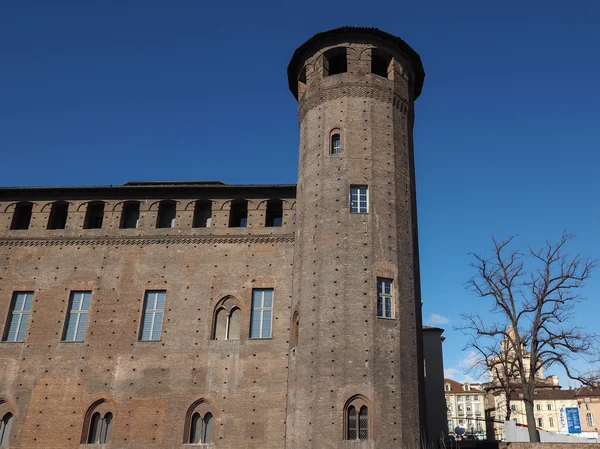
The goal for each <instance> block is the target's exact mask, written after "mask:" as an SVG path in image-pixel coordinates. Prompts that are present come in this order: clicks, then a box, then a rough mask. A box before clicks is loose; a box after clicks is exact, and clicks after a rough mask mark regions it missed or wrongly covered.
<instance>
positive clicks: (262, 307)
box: [248, 288, 275, 340]
mask: <svg viewBox="0 0 600 449" xmlns="http://www.w3.org/2000/svg"><path fill="white" fill-rule="evenodd" d="M267 291H270V292H271V306H270V307H268V306H265V300H266V299H267V298H265V295H264V293H265V292H267ZM255 292H263V295H262V297H261V299H260V304H261V305H260V307H255V306H254V294H255ZM250 301H251V302H250V326H249V332H248V335H249V338H250V339H251V340H269V339H271V338H273V314H274V308H275V307H274V305H275V289H274V288H253V289H252V297H251V299H250ZM255 311H256V313H260V320H259V322H260V326H259V328H258V336H252V331H253V330H254V328H253V327H252V326H253V325H252V323H253V320H252V317H253V316H254V313H255ZM269 311H270V312H271V315H270V326H269V328H270V332H269V335H268V336H264V335H263V330H264V327H263V324H264V323H265V322H266V318H265V313H266V312H269Z"/></svg>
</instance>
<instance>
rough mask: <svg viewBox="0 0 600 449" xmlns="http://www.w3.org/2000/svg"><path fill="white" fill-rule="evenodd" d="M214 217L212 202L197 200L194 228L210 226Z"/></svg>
mask: <svg viewBox="0 0 600 449" xmlns="http://www.w3.org/2000/svg"><path fill="white" fill-rule="evenodd" d="M211 219H212V202H210V201H196V207H195V209H194V223H193V227H194V228H210V224H211V223H210V222H211Z"/></svg>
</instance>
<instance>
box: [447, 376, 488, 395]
mask: <svg viewBox="0 0 600 449" xmlns="http://www.w3.org/2000/svg"><path fill="white" fill-rule="evenodd" d="M444 384H450V391H447V390H446V389H445V388H444V392H445V393H466V394H468V393H482V394H483V390H481V389H480V388H478V387H474V386H472V384H471V383H470V382H464V383H462V384H461V383H460V382H457V381H455V380H452V379H448V378H444ZM465 384H469V385H470V388H469V390H468V391H466V390H463V385H465Z"/></svg>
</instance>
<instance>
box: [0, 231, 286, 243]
mask: <svg viewBox="0 0 600 449" xmlns="http://www.w3.org/2000/svg"><path fill="white" fill-rule="evenodd" d="M293 242H294V235H293V234H281V235H223V236H218V235H206V236H204V235H202V236H199V235H177V236H154V237H149V236H143V237H141V236H136V237H87V238H86V237H51V238H50V237H49V238H43V237H40V238H35V237H33V238H0V246H107V245H112V246H119V245H123V246H129V245H194V244H217V243H226V244H260V243H271V244H273V243H293Z"/></svg>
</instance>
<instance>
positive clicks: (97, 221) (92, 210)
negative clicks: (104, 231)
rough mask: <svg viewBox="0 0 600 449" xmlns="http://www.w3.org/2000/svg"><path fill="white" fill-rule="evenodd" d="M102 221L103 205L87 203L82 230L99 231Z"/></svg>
mask: <svg viewBox="0 0 600 449" xmlns="http://www.w3.org/2000/svg"><path fill="white" fill-rule="evenodd" d="M102 220H104V203H88V207H87V212H86V213H85V221H84V222H83V229H100V228H101V227H102Z"/></svg>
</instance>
